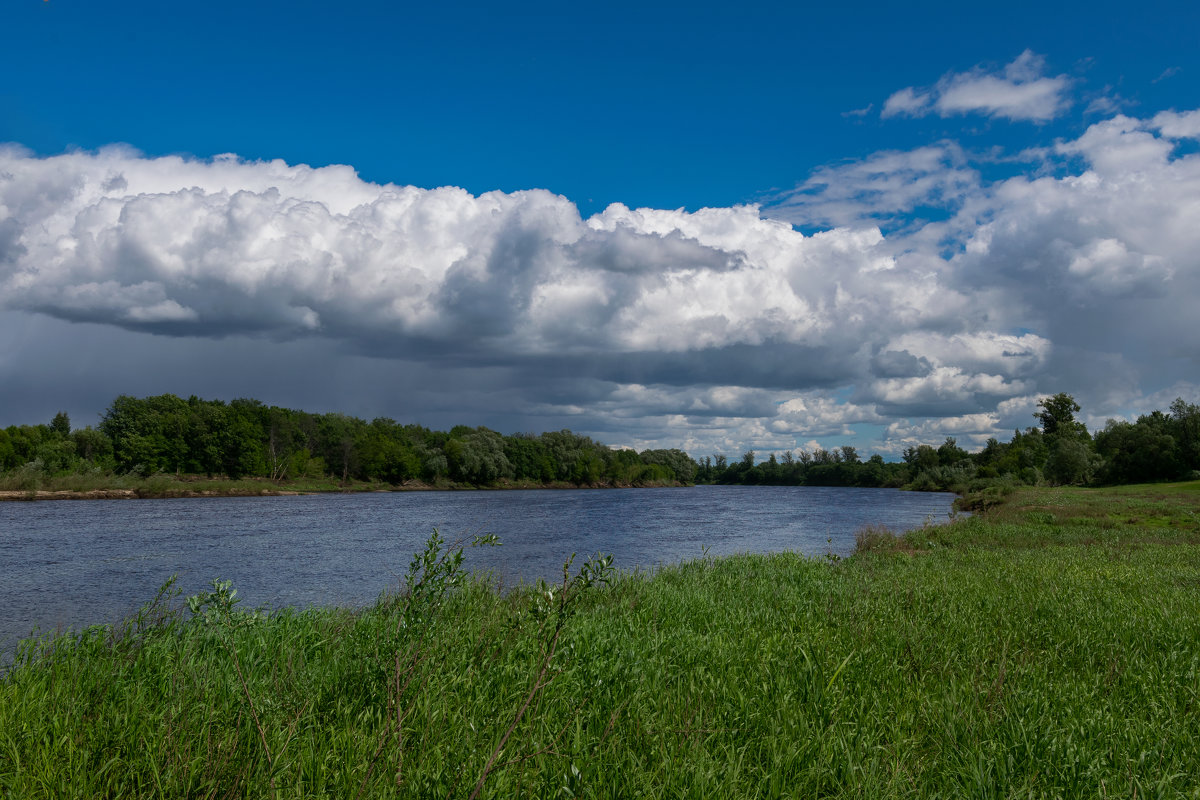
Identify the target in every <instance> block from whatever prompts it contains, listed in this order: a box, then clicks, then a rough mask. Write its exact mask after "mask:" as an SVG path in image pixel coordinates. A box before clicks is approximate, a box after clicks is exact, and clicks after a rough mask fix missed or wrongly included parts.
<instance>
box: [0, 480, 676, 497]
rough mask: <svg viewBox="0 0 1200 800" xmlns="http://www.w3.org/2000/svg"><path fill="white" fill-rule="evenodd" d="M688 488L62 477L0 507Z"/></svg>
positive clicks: (5, 491) (0, 486)
mask: <svg viewBox="0 0 1200 800" xmlns="http://www.w3.org/2000/svg"><path fill="white" fill-rule="evenodd" d="M686 485H688V484H683V483H680V482H678V481H663V480H659V481H644V482H638V483H622V482H615V481H608V482H604V483H592V484H582V485H581V484H575V483H571V482H568V481H553V482H548V483H537V482H534V481H512V480H501V481H498V482H496V483H492V484H487V485H483V486H477V485H474V484H467V483H455V482H453V481H438V482H436V483H426V482H424V481H417V480H412V481H406V482H405V483H402V484H390V483H382V482H378V481H346V482H341V481H337V480H332V479H308V480H299V481H274V480H269V479H266V478H244V479H241V480H236V481H235V480H229V479H227V478H207V477H204V476H202V475H178V476H177V475H153V476H151V477H149V478H140V477H138V476H132V475H99V476H94V475H66V476H62V477H55V478H44V479H41V480H39V481H38V482H36V483H30V484H28V485H27V486H25V487H20V488H14V486H15V482H8V483H6V482H4V481H3V480H0V502H3V501H27V500H139V499H152V498H153V499H162V498H186V497H269V496H285V495H301V494H338V493H341V494H346V493H358V492H437V491H493V490H506V489H640V488H679V487H684V486H686Z"/></svg>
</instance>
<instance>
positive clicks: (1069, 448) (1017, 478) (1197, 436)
mask: <svg viewBox="0 0 1200 800" xmlns="http://www.w3.org/2000/svg"><path fill="white" fill-rule="evenodd" d="M1038 409H1039V410H1038V412H1037V413H1036V414H1035V415H1034V416H1035V419H1036V422H1037V423H1038V424H1036V425H1031V426H1029V427H1028V428H1026V429H1025V430H1023V431H1022V430H1020V429H1018V430H1015V431H1013V436H1012V439H1011V440H1010V441H1008V442H1000V441H998V440H997V439H995V438H991V439H989V440H988V441H987V443H986V444H985V446H984V447H983V448H982V449H981V450H980V451H979V452H976V453H969V452H967V451H966V450H964V449H963V448H961V447H959V446H958V443H957V441H956V440H955V438H954V437H947V438H946V440H945V441H944V442H942V444H941V445H939V446H937V447H934V446H932V445H927V444H922V445H918V446H913V447H909V448H907V449H906V450H905V451H904V453H903V460H902V461H897V462H887V461H884V459H883V457H882V456H880V455H879V454H874V455H872V456H870V457H869V458H866V459H863V458H861V457H860V455H859V453H858V450H857V448H855V447H852V446H849V445H845V446H842V447H837V448H834V449H832V450H825V449H823V448H818V449H817V450H815V451H813V452H808V451H806V450H800V451H797V452H793V451H790V450H789V451H787V452H785V453H783V454H782V455H777V454H775V453H771V454H769V455H768V457H767V458H766V459H765V460H760V459H758V458H757V455H756V454H755V453H754V451H749V452H747V453H744V454H743V455H742V457H741V458H740V459H738V460H736V461H730V460H729V459H727V458H726V457H725V456H724V455H719V454H717V455H713V456H706V457H704V458H702V459H700V460H698V461H697V460H695V459H693V458H692V457H691V456H689V455H688V454H687V453H684V452H683V451H681V450H677V449H661V450H643V451H641V452H640V453H639V452H635V451H633V450H628V449H624V450H621V449H612V448H609V447H607V446H605V445H603V444H601V443H600V442H596V441H594V440H592V439H591V438H589V437H587V436H581V435H579V434H576V433H572V432H571V431H568V430H562V431H553V432H548V433H541V434H531V433H516V434H511V435H507V436H506V435H502V434H500V433H497V432H496V431H493V430H490V429H488V428H485V427H477V428H471V427H467V426H465V425H459V426H456V427H454V428H452V429H450V430H449V431H434V430H430V429H428V428H425V427H423V426H420V425H414V424H407V425H402V424H400V423H397V422H396V421H394V420H391V419H388V418H384V417H381V418H378V419H374V420H372V421H370V422H367V421H365V420H362V419H358V418H357V417H351V416H346V415H344V414H313V413H309V412H305V411H297V410H294V409H287V408H279V407H276V406H267V405H264V404H263V403H261V402H259V401H257V400H249V399H240V400H234V401H232V402H230V403H225V402H223V401H220V400H202V399H199V398H197V397H194V396H193V397H190V398H188V399H186V400H184V399H182V398H180V397H176V396H175V395H170V394H164V395H158V396H156V397H145V398H136V397H129V396H125V395H122V396H121V397H118V398H117V399H116V400H114V401H113V403H112V405H111V406H110V407H109V408H108V410H107V411H105V413H104V415H103V416H102V418H101V420H100V424H99V425H98V426H96V427H94V428H93V427H91V426H88V427H85V428H81V429H73V428H72V427H71V422H70V419H69V418H68V417H67V415H66V414H65V413H59V414H58V415H56V416H55V417H54V419H53V420H52V421H51V422H50V423H49V424H43V425H21V426H9V427H8V428H4V429H0V473H12V472H14V471H18V470H24V471H26V472H31V473H36V474H39V475H44V476H58V475H68V474H73V473H81V472H88V471H93V472H112V473H118V474H130V473H132V474H137V475H142V476H150V475H155V474H197V475H209V476H217V475H224V476H228V477H230V478H234V479H236V478H242V477H260V478H268V479H273V480H277V481H289V480H291V481H295V480H305V479H316V478H330V477H332V478H335V479H337V480H340V481H342V482H349V481H373V482H382V483H388V484H392V485H403V484H406V483H410V482H414V481H421V482H425V483H429V484H433V485H440V484H445V483H448V482H449V483H459V484H468V485H473V486H492V485H498V484H503V483H505V482H513V483H518V484H542V485H548V484H565V483H569V484H573V485H577V486H604V485H607V486H639V485H654V484H666V483H681V484H691V483H718V484H753V485H793V486H794V485H810V486H864V487H880V486H891V487H906V488H911V489H917V490H928V491H938V490H949V491H960V492H961V491H970V490H975V489H979V488H982V487H985V486H987V485H991V484H995V483H1008V484H1035V485H1036V484H1042V483H1050V484H1056V485H1067V484H1120V483H1144V482H1150V481H1160V480H1179V479H1200V406H1198V405H1196V404H1195V403H1188V402H1185V401H1184V400H1183V399H1182V398H1180V399H1177V400H1176V401H1175V402H1173V403H1172V404H1171V406H1170V408H1169V410H1168V411H1166V412H1163V411H1154V412H1152V413H1150V414H1145V415H1142V416H1140V417H1138V418H1137V420H1135V421H1133V422H1128V421H1124V420H1111V419H1110V420H1109V421H1108V423H1107V424H1106V425H1105V427H1104V428H1103V429H1102V430H1099V431H1097V432H1095V433H1094V434H1093V433H1091V432H1089V431H1088V429H1087V427H1086V426H1085V425H1084V424H1083V423H1082V422H1080V421H1079V420H1077V419H1076V417H1075V415H1076V414H1078V413H1079V411H1080V406H1079V404H1078V403H1077V402H1075V399H1074V398H1073V397H1072V396H1071V395H1069V394H1066V393H1059V394H1056V395H1054V396H1052V397H1047V398H1044V399H1043V400H1042V401H1041V402H1040V403H1039V404H1038Z"/></svg>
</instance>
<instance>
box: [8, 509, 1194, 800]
mask: <svg viewBox="0 0 1200 800" xmlns="http://www.w3.org/2000/svg"><path fill="white" fill-rule="evenodd" d="M1197 504H1200V493H1197V492H1195V490H1194V489H1193V488H1191V487H1187V486H1178V487H1160V486H1151V487H1139V488H1129V487H1125V488H1122V489H1118V490H1082V489H1072V490H1058V489H1055V490H1048V489H1038V490H1022V491H1019V492H1016V493H1014V494H1012V495H1011V496H1010V497H1008V498H1006V501H1005V502H1004V503H1003V504H1002V505H1000V506H998V507H995V508H993V509H992V510H991V511H989V512H987V513H986V514H983V515H978V516H975V517H972V518H970V519H965V520H959V521H957V522H955V523H953V524H951V525H948V526H942V527H937V528H925V529H922V530H918V531H914V532H912V533H911V534H909V535H907V536H904V537H892V536H890V535H888V534H886V533H883V532H879V531H876V532H875V533H874V535H872V536H864V537H863V546H864V550H863V551H862V552H860V553H859V554H857V555H855V556H854V557H852V558H850V559H844V560H841V561H837V560H835V559H832V558H827V559H806V558H802V557H799V556H795V555H790V554H781V555H774V556H736V557H732V558H724V559H701V560H697V561H693V562H689V563H686V564H682V565H680V566H678V567H674V568H670V569H664V570H662V571H660V572H657V573H655V574H653V575H650V574H645V573H640V574H623V575H620V576H617V577H616V578H615V579H614V580H613V581H612V582H611V583H609V584H608V585H606V586H593V587H590V588H586V587H583V586H581V585H579V584H574V585H572V586H570V587H568V589H567V591H566V592H565V593H564V592H563V591H562V590H561V589H560V590H557V591H555V592H554V593H553V598H549V597H547V595H546V593H545V589H546V587H542V589H541V590H539V589H538V588H537V587H525V588H523V589H519V590H516V591H513V592H509V593H504V594H501V593H498V592H496V591H494V590H493V589H491V588H489V587H488V586H487V585H486V583H484V582H482V581H473V582H472V581H468V582H465V583H463V584H462V585H460V586H459V587H458V588H457V589H456V590H454V591H451V592H448V593H446V594H442V593H440V592H439V591H433V592H417V593H416V594H413V595H409V596H408V597H407V599H406V597H405V596H401V595H398V594H393V595H388V596H385V597H383V598H381V600H380V602H379V603H378V604H377V605H375V606H374V607H372V608H369V609H363V610H358V611H351V610H336V609H324V610H309V611H304V612H285V613H280V614H274V615H272V616H270V617H269V618H268V619H266V620H259V621H256V622H249V621H248V620H247V619H246V618H245V617H242V616H238V615H236V613H234V614H226V615H225V616H221V615H215V616H212V617H211V619H212V622H210V623H205V622H204V618H203V617H202V616H197V617H194V618H189V616H190V615H189V613H188V612H186V611H174V612H172V611H171V610H170V609H171V606H170V605H169V604H165V603H161V602H160V603H159V604H157V605H151V606H148V607H147V609H146V611H145V613H144V614H143V616H142V619H141V620H140V621H137V620H135V621H131V622H129V623H126V624H125V625H124V626H118V627H117V628H115V629H93V630H91V631H88V632H85V633H84V634H83V635H79V636H74V637H64V638H60V639H58V640H55V641H51V642H41V643H27V644H26V646H25V650H24V651H23V653H22V657H21V659H20V661H19V663H18V665H17V666H16V667H15V668H14V669H13V670H12V671H11V672H9V673H8V674H7V675H6V676H5V677H4V678H3V679H2V681H0V794H2V795H4V796H11V797H96V796H107V797H126V796H129V797H139V796H147V797H150V796H153V797H158V796H162V797H191V796H195V797H208V796H218V797H223V796H235V797H266V796H271V795H272V794H274V795H276V796H280V797H339V798H342V797H354V796H358V795H359V792H360V789H361V790H362V793H361V796H364V797H367V796H369V797H378V796H396V797H469V796H470V795H471V794H472V792H473V791H474V789H475V788H476V786H477V785H478V784H479V783H480V779H481V777H482V778H483V780H482V789H481V793H480V795H479V796H485V797H510V796H525V797H536V798H547V797H573V796H578V797H597V798H602V797H639V796H641V797H764V798H765V797H818V796H839V797H863V798H868V797H869V798H875V797H914V798H917V797H920V798H926V797H954V798H957V797H1031V798H1033V797H1066V798H1073V797H1197V796H1200V725H1198V724H1197V720H1198V719H1200V547H1198V546H1197V544H1198V537H1200V530H1198V527H1200V526H1198V525H1197V522H1196V519H1195V517H1194V516H1193V515H1194V513H1195V511H1196V508H1197ZM868 547H869V548H870V549H866V548H868ZM442 577H443V579H444V578H445V574H443V576H442ZM431 585H433V586H434V588H435V589H438V588H439V587H440V588H449V583H447V582H446V581H445V580H443V582H442V583H438V582H437V581H433V582H432V584H431ZM564 597H565V598H567V599H566V601H565V602H566V605H565V606H564V605H562V603H563V602H564ZM555 631H559V633H558V636H557V637H556V636H555V635H554V634H555ZM548 655H549V657H548ZM539 676H540V680H539ZM539 687H540V688H539ZM522 709H524V710H522ZM397 716H398V717H399V719H400V722H399V724H398V725H396V724H394V723H393V722H392V720H395V719H396V718H397ZM514 721H515V724H514ZM510 728H511V733H509V735H508V736H507V738H506V732H508V731H510ZM501 744H502V745H503V746H502V747H501V746H500V745H501ZM489 764H490V766H489Z"/></svg>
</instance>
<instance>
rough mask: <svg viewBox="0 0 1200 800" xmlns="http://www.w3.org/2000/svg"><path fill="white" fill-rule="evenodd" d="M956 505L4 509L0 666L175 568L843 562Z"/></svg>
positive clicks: (691, 492)
mask: <svg viewBox="0 0 1200 800" xmlns="http://www.w3.org/2000/svg"><path fill="white" fill-rule="evenodd" d="M953 499H954V496H953V495H950V494H944V493H918V492H902V491H898V490H893V489H852V488H828V487H761V486H697V487H694V488H686V489H626V490H540V491H539V490H532V491H495V492H488V491H477V492H396V493H375V494H317V495H305V496H299V497H237V498H232V497H231V498H203V499H176V500H81V501H67V500H63V501H48V502H32V503H0V577H2V578H3V581H4V593H3V595H2V596H0V661H10V660H11V657H12V654H13V652H14V649H15V645H16V642H17V641H18V640H19V639H20V638H23V637H26V636H28V635H29V634H30V632H31V631H33V630H34V629H35V628H37V629H39V630H40V631H42V632H43V633H48V632H52V631H56V630H63V629H67V628H79V627H82V626H85V625H90V624H97V623H104V622H112V621H116V620H119V619H122V618H124V617H125V616H127V615H128V614H130V613H131V612H133V611H134V610H136V609H137V607H138V606H139V605H140V604H141V603H143V602H145V601H146V600H149V599H150V598H152V597H153V596H154V593H155V591H156V590H157V588H158V587H159V586H160V585H161V584H162V583H163V581H165V580H166V579H167V578H168V577H170V576H171V575H172V574H178V575H179V586H181V587H182V588H183V590H184V591H185V593H187V594H194V593H195V592H197V591H199V590H200V589H203V588H205V587H206V586H207V584H208V582H209V581H210V580H211V579H213V578H216V577H220V578H226V579H231V580H232V581H233V582H234V587H235V588H237V589H238V596H239V597H241V598H243V599H244V602H245V605H246V606H247V607H259V606H265V607H271V608H279V607H284V606H291V607H298V608H302V607H305V606H309V605H343V606H355V605H364V604H369V603H371V602H373V601H374V600H375V599H376V598H377V597H378V596H379V594H380V592H382V591H384V590H386V589H390V588H395V587H397V586H398V585H399V582H400V579H401V578H402V576H403V575H404V573H405V571H406V570H407V568H408V563H409V560H410V559H411V557H412V554H413V553H414V551H416V550H418V549H420V548H421V547H422V546H423V544H424V542H425V540H426V539H427V538H428V536H429V534H430V532H431V530H432V529H433V528H435V527H436V528H439V529H440V530H441V531H442V533H443V534H444V535H445V536H446V537H447V538H448V539H453V538H456V537H459V536H463V535H470V534H474V533H494V534H496V535H498V536H499V537H500V540H501V541H502V542H503V544H502V546H501V547H498V548H485V549H479V550H474V551H471V552H470V553H469V556H468V565H469V566H471V567H472V568H476V569H486V570H491V571H492V572H493V573H494V575H495V576H496V577H497V579H498V580H499V581H500V582H501V583H502V584H503V585H506V586H512V585H515V584H517V583H520V582H522V581H533V580H536V579H538V578H547V579H554V578H555V577H557V576H560V575H561V572H562V563H563V560H564V559H565V558H566V557H568V556H570V555H571V554H572V553H578V554H579V555H580V557H581V558H582V557H584V556H587V555H591V554H594V553H597V552H603V553H612V554H613V555H614V557H615V558H614V564H615V566H617V567H619V568H622V569H634V568H642V569H653V568H655V567H658V566H661V565H665V564H673V563H677V562H679V561H683V560H686V559H691V558H699V557H701V556H702V555H703V554H704V553H705V552H707V553H708V554H710V555H726V554H731V553H738V552H777V551H784V550H794V551H797V552H800V553H804V554H806V555H811V556H821V555H824V554H825V553H833V554H836V555H840V556H845V555H848V554H849V553H850V552H851V551H853V549H854V534H855V532H856V531H858V530H859V529H861V528H862V527H863V526H865V525H871V524H876V525H886V526H888V527H889V528H891V529H892V530H895V531H902V530H907V529H910V528H914V527H919V526H921V525H922V524H924V523H925V522H926V521H932V522H935V523H937V522H944V521H946V519H947V516H948V515H949V512H950V507H951V502H952V501H953Z"/></svg>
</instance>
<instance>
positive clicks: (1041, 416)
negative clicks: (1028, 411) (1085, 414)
mask: <svg viewBox="0 0 1200 800" xmlns="http://www.w3.org/2000/svg"><path fill="white" fill-rule="evenodd" d="M1038 408H1040V409H1041V411H1038V412H1035V413H1034V416H1035V417H1036V418H1037V419H1038V421H1039V422H1041V423H1042V433H1043V434H1045V435H1046V436H1079V435H1084V436H1086V435H1087V428H1085V427H1084V425H1083V423H1082V422H1077V421H1076V420H1075V415H1076V414H1077V413H1079V403H1076V402H1075V398H1074V397H1072V396H1071V395H1069V394H1067V393H1066V392H1059V393H1058V394H1056V395H1054V396H1053V397H1043V398H1042V399H1041V400H1039V401H1038Z"/></svg>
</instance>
